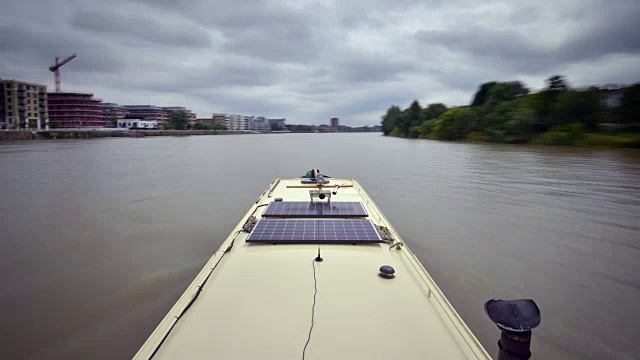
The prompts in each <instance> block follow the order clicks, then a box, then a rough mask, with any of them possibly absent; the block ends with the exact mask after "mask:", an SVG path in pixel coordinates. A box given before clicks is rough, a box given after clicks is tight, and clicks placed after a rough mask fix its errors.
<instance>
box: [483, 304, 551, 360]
mask: <svg viewBox="0 0 640 360" xmlns="http://www.w3.org/2000/svg"><path fill="white" fill-rule="evenodd" d="M484 311H485V312H486V313H487V315H488V316H489V319H491V321H493V323H494V324H496V325H497V326H498V328H499V329H500V330H501V334H500V340H498V348H499V349H500V350H499V352H498V360H528V359H530V358H531V351H530V347H531V330H533V329H534V328H535V327H536V326H538V325H540V321H541V317H540V309H539V308H538V305H536V303H535V301H533V300H530V299H521V300H499V299H492V300H489V301H487V302H486V303H485V304H484Z"/></svg>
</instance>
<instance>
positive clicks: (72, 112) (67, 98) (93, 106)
mask: <svg viewBox="0 0 640 360" xmlns="http://www.w3.org/2000/svg"><path fill="white" fill-rule="evenodd" d="M48 97H49V99H48V100H49V124H50V126H51V127H52V128H83V127H84V128H86V127H92V128H97V127H103V126H104V125H106V120H105V119H104V117H103V116H102V100H100V99H96V98H94V97H93V94H91V93H77V92H73V93H72V92H53V93H49V94H48Z"/></svg>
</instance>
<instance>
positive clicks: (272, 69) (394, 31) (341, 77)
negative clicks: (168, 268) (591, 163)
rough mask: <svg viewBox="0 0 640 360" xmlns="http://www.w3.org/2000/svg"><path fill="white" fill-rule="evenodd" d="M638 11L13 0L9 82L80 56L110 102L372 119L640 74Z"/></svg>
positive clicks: (452, 2) (609, 6)
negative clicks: (546, 83) (493, 85)
mask: <svg viewBox="0 0 640 360" xmlns="http://www.w3.org/2000/svg"><path fill="white" fill-rule="evenodd" d="M638 18H640V7H639V6H637V0H617V1H605V0H584V1H581V2H577V1H575V2H566V1H565V2H557V1H551V0H546V1H542V2H531V1H527V0H511V1H507V0H486V1H484V2H483V3H482V5H480V4H479V3H478V2H477V1H474V0H446V1H445V0H432V1H421V0H399V1H386V0H350V1H333V2H321V1H317V2H315V1H313V0H305V1H291V0H282V1H276V0H267V1H263V0H248V1H237V0H216V1H198V0H138V1H125V0H113V1H110V2H104V1H98V0H86V1H82V2H77V1H62V2H56V3H50V4H49V3H43V2H41V1H37V0H21V1H9V2H7V4H4V5H3V8H2V10H1V11H0V76H1V77H3V78H4V77H9V78H23V79H24V80H29V81H34V82H42V83H46V84H48V85H51V84H52V78H53V77H52V75H51V73H50V72H49V71H48V66H49V65H50V64H51V63H52V62H53V58H54V57H55V56H66V55H69V54H71V53H73V52H76V53H77V54H78V58H77V59H76V60H74V61H73V63H71V64H69V65H68V66H67V67H65V69H64V70H63V82H64V84H63V86H64V87H68V88H71V89H73V90H79V91H89V92H95V93H96V96H98V97H100V98H103V99H105V100H106V101H126V102H130V103H131V102H133V103H135V102H142V101H144V102H150V103H154V102H155V103H157V104H158V105H173V104H174V103H175V102H180V104H178V105H184V106H187V107H190V108H192V110H194V111H196V112H197V113H198V115H200V116H208V115H209V114H210V113H212V112H214V111H225V112H235V113H247V114H249V115H250V114H255V115H258V114H262V115H268V116H285V117H287V119H289V121H291V122H294V123H295V122H315V123H320V122H322V123H325V122H326V120H327V118H328V117H332V116H338V117H341V118H343V119H345V121H348V123H350V124H352V125H358V124H372V123H373V122H372V121H373V120H375V121H377V120H378V119H377V118H376V119H372V118H371V114H372V113H375V112H376V111H380V112H381V113H382V112H384V110H385V109H386V108H388V106H389V105H391V104H397V105H401V106H407V105H408V104H410V102H411V101H412V100H413V99H420V100H422V101H423V105H426V103H428V102H431V101H436V100H437V101H444V102H447V103H449V104H460V103H463V102H464V101H467V100H466V99H470V98H471V97H472V95H473V93H474V91H475V90H476V88H477V86H478V85H479V84H480V83H482V82H486V81H491V80H516V79H526V80H529V81H535V79H539V81H540V83H542V80H543V79H544V78H545V77H547V76H549V75H551V74H553V73H562V74H565V75H567V76H568V78H569V80H570V81H571V83H572V84H575V85H577V86H584V85H589V84H593V83H596V84H598V83H605V82H610V81H616V82H634V81H638V80H640V79H639V78H638V74H639V73H638V70H637V69H638V67H637V65H634V64H637V63H638V62H639V61H640V43H639V40H638V37H637V34H638V33H640V28H639V25H638V24H639V22H638V21H637V19H638ZM527 85H529V86H531V87H535V84H533V85H532V84H527ZM137 99H138V100H137ZM154 99H157V100H154ZM347 119H348V120H347Z"/></svg>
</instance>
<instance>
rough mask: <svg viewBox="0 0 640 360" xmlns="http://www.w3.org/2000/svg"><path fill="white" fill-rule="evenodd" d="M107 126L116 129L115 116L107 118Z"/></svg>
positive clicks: (116, 119)
mask: <svg viewBox="0 0 640 360" xmlns="http://www.w3.org/2000/svg"><path fill="white" fill-rule="evenodd" d="M109 125H111V126H113V127H117V126H118V118H117V117H115V116H112V117H110V118H109Z"/></svg>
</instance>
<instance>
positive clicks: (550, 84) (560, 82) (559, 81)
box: [547, 75, 569, 91]
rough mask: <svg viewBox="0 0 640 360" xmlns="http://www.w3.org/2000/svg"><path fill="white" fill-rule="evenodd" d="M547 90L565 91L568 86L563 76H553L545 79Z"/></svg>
mask: <svg viewBox="0 0 640 360" xmlns="http://www.w3.org/2000/svg"><path fill="white" fill-rule="evenodd" d="M547 90H554V91H566V90H569V86H568V85H567V80H566V79H565V77H564V76H563V75H553V76H551V77H550V78H548V79H547Z"/></svg>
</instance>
